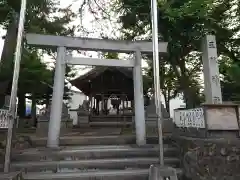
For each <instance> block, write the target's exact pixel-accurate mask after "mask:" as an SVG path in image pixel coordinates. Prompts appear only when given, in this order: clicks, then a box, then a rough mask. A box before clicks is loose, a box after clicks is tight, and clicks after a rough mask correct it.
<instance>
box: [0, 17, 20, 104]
mask: <svg viewBox="0 0 240 180" xmlns="http://www.w3.org/2000/svg"><path fill="white" fill-rule="evenodd" d="M16 39H17V22H16V20H15V19H14V20H12V21H11V22H10V24H9V26H8V30H7V34H6V38H5V41H4V46H3V51H2V56H1V61H0V83H1V85H0V86H1V90H0V91H1V92H0V107H1V106H3V105H4V99H5V95H6V94H7V93H8V92H6V91H7V89H8V87H9V83H11V81H12V75H13V59H14V52H15V47H16Z"/></svg>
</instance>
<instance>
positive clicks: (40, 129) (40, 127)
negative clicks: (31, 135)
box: [36, 120, 72, 136]
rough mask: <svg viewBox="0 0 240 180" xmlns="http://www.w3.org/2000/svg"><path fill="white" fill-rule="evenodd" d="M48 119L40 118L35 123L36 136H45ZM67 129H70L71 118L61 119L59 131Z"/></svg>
mask: <svg viewBox="0 0 240 180" xmlns="http://www.w3.org/2000/svg"><path fill="white" fill-rule="evenodd" d="M48 125H49V121H48V120H40V121H38V123H37V129H36V135H37V136H46V135H47V134H48ZM69 129H72V120H62V121H61V133H64V132H68V130H69Z"/></svg>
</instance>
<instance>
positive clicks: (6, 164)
mask: <svg viewBox="0 0 240 180" xmlns="http://www.w3.org/2000/svg"><path fill="white" fill-rule="evenodd" d="M26 5H27V0H22V2H21V10H20V15H19V25H18V35H17V45H16V51H15V57H14V72H13V81H12V91H11V98H10V107H9V112H10V113H11V114H12V115H13V119H11V120H10V121H9V122H8V123H9V126H8V133H7V145H6V153H5V162H4V172H9V165H10V155H11V146H12V134H13V125H14V120H15V119H16V104H17V90H18V78H19V71H20V62H21V51H22V39H23V38H22V37H23V32H24V21H25V14H26Z"/></svg>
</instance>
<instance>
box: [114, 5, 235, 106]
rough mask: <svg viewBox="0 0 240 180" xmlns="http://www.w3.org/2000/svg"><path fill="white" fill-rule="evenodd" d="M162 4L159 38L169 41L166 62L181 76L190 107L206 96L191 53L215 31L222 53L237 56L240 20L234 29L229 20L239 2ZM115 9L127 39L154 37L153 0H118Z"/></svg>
mask: <svg viewBox="0 0 240 180" xmlns="http://www.w3.org/2000/svg"><path fill="white" fill-rule="evenodd" d="M158 3H159V4H158V10H159V11H158V12H159V14H158V18H159V39H160V40H163V41H166V42H168V43H169V44H168V54H169V55H168V57H167V60H166V61H167V64H168V65H170V66H171V69H172V71H173V72H174V75H175V76H176V78H177V81H178V83H177V84H178V87H177V88H178V89H177V90H178V92H179V93H183V96H184V100H185V102H186V106H187V107H195V106H198V105H199V104H200V102H201V99H202V97H201V96H199V94H200V91H201V87H200V82H199V79H197V78H193V77H192V76H191V75H192V72H191V69H190V68H189V67H190V65H191V62H190V61H188V59H189V58H188V56H189V54H190V53H191V52H193V51H199V50H200V45H201V39H202V37H203V36H204V35H205V34H207V33H214V34H216V35H217V37H218V39H217V40H218V42H219V49H220V53H225V54H227V55H228V56H230V55H232V56H234V58H235V59H236V55H237V54H239V52H237V53H236V50H237V49H239V48H238V47H239V45H238V44H237V40H236V39H235V40H234V39H233V38H230V37H233V36H234V34H235V33H236V32H238V31H239V23H237V25H236V27H235V28H233V29H230V28H229V24H230V23H229V22H232V18H231V17H230V16H229V13H228V14H227V11H229V10H230V9H231V6H232V5H233V3H234V4H237V2H236V1H229V0H195V1H190V0H183V1H178V0H173V1H158ZM113 8H114V10H116V11H118V13H119V14H121V17H120V18H119V19H120V22H121V23H122V28H123V30H122V32H123V34H124V37H125V39H139V38H145V39H146V37H147V38H149V39H151V37H150V36H149V34H150V33H149V32H151V29H150V27H151V25H150V22H151V21H150V13H149V12H150V1H145V0H138V1H136V0H134V1H132V0H116V1H115V4H114V6H113ZM238 12H239V11H238ZM227 20H230V21H227ZM233 45H234V46H233ZM232 47H234V49H232ZM233 50H234V51H233ZM198 62H200V63H197V64H199V65H201V61H200V60H198ZM196 67H197V66H196ZM200 67H201V66H200ZM193 69H195V68H193ZM197 71H199V69H198V70H197V69H196V71H193V72H195V74H196V75H197V74H198V73H199V72H197Z"/></svg>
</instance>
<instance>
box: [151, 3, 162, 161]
mask: <svg viewBox="0 0 240 180" xmlns="http://www.w3.org/2000/svg"><path fill="white" fill-rule="evenodd" d="M151 16H152V40H153V73H154V96H155V105H156V114H157V121H158V136H159V160H160V166H163V165H164V159H163V139H162V138H163V137H162V113H161V90H160V75H159V69H160V68H159V52H158V20H157V0H151Z"/></svg>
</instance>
